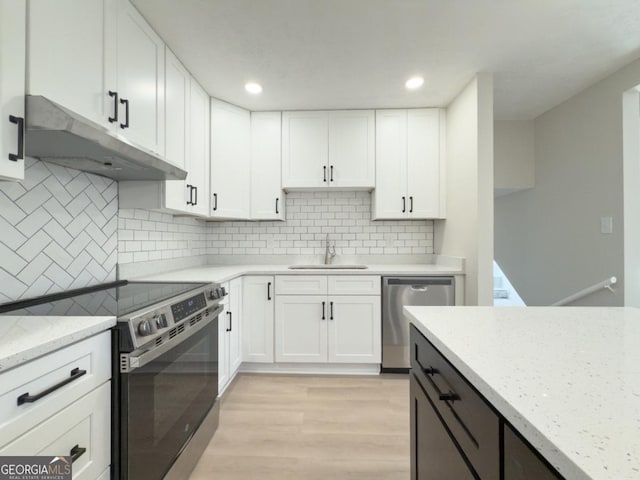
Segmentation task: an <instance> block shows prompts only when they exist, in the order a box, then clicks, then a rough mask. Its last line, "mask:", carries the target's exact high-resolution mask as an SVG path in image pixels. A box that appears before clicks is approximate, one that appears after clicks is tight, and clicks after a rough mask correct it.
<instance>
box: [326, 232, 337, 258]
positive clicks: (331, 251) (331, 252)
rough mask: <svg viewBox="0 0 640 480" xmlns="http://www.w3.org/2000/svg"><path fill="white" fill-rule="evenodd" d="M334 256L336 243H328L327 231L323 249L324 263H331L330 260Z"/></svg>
mask: <svg viewBox="0 0 640 480" xmlns="http://www.w3.org/2000/svg"><path fill="white" fill-rule="evenodd" d="M335 256H336V245H335V243H334V244H333V245H331V244H330V243H329V234H328V233H327V239H326V240H325V250H324V264H325V265H331V260H333V257H335Z"/></svg>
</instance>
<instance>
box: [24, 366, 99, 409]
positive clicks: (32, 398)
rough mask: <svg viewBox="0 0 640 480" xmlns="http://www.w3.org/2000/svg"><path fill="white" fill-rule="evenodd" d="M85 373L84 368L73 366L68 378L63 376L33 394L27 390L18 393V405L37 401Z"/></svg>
mask: <svg viewBox="0 0 640 480" xmlns="http://www.w3.org/2000/svg"><path fill="white" fill-rule="evenodd" d="M86 373H87V371H86V370H80V369H79V368H74V369H73V370H71V374H70V376H69V378H65V379H64V380H62V381H61V382H59V383H56V384H55V385H53V386H51V387H49V388H47V389H46V390H43V391H41V392H40V393H37V394H35V395H29V392H27V393H23V394H22V395H20V396H19V397H18V405H22V404H23V403H33V402H37V401H38V400H40V399H41V398H42V397H46V396H47V395H49V394H50V393H53V392H55V391H56V390H58V389H59V388H62V387H64V386H65V385H66V384H67V383H71V382H73V381H74V380H77V379H78V378H80V377H81V376H83V375H85V374H86Z"/></svg>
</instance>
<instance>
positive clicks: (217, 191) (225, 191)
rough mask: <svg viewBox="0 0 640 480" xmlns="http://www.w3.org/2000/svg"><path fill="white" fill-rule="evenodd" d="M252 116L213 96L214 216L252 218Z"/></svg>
mask: <svg viewBox="0 0 640 480" xmlns="http://www.w3.org/2000/svg"><path fill="white" fill-rule="evenodd" d="M250 159H251V116H250V113H249V112H248V111H247V110H244V109H242V108H239V107H236V106H234V105H230V104H228V103H225V102H222V101H220V100H216V99H211V209H210V210H209V216H211V217H214V218H232V219H249V218H250V210H251V201H250V191H249V190H250V174H249V169H250V164H251V161H250Z"/></svg>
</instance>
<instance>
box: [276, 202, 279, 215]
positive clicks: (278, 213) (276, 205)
mask: <svg viewBox="0 0 640 480" xmlns="http://www.w3.org/2000/svg"><path fill="white" fill-rule="evenodd" d="M278 200H280V199H279V198H276V215H278V214H279V213H280V212H278Z"/></svg>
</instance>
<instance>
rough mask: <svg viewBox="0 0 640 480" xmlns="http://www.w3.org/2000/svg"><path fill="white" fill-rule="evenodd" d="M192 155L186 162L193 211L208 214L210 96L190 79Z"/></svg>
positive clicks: (190, 152) (190, 147) (198, 213)
mask: <svg viewBox="0 0 640 480" xmlns="http://www.w3.org/2000/svg"><path fill="white" fill-rule="evenodd" d="M189 85H190V90H189V132H190V136H189V155H188V157H187V161H186V162H185V170H187V172H188V174H187V180H186V183H187V187H188V188H187V190H188V197H189V203H190V206H191V212H192V213H193V214H195V215H198V216H208V214H209V167H210V165H209V122H210V110H209V108H210V107H209V95H208V94H207V92H205V91H204V89H203V88H202V87H201V86H200V85H199V84H198V82H196V80H195V79H194V78H193V77H190V82H189Z"/></svg>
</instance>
